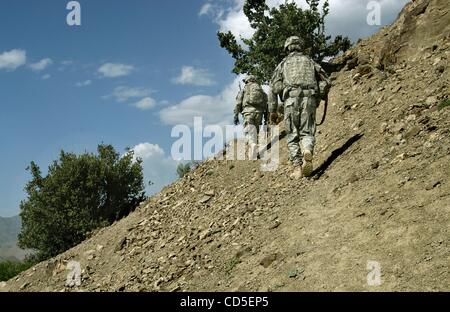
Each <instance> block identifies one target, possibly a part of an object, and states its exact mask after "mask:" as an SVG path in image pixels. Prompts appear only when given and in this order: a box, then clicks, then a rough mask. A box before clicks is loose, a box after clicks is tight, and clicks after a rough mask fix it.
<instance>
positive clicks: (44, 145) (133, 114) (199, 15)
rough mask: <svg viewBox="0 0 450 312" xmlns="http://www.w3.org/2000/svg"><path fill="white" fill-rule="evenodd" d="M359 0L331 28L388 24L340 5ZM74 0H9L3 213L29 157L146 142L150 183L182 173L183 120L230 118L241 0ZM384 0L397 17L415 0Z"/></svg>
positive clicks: (0, 188)
mask: <svg viewBox="0 0 450 312" xmlns="http://www.w3.org/2000/svg"><path fill="white" fill-rule="evenodd" d="M277 1H278V0H271V1H269V3H271V4H272V5H276V4H277ZM280 1H281V0H280ZM280 1H278V2H280ZM352 1H355V0H346V1H341V2H340V4H339V2H336V1H332V9H333V4H334V3H335V5H336V10H335V11H336V12H337V13H336V14H335V15H332V16H331V17H330V23H331V24H332V26H331V28H330V33H333V32H335V31H337V32H346V33H344V34H346V35H350V36H351V37H352V38H353V39H357V38H359V37H361V36H365V35H368V34H370V33H373V32H375V31H376V30H377V29H378V28H377V27H366V25H365V14H366V12H365V10H364V7H362V8H360V11H358V12H359V13H360V14H359V15H358V16H359V18H358V17H355V14H351V15H352V21H353V22H350V23H349V19H348V18H345V16H342V15H339V14H338V13H339V12H343V11H342V10H344V9H345V7H341V5H342V3H344V4H345V6H347V7H348V8H350V7H351V8H353V9H354V7H355V5H352V3H351V2H352ZM68 2H69V1H66V0H40V1H29V0H1V1H0V106H1V114H0V140H1V143H2V149H1V150H2V152H1V153H0V216H11V215H14V214H17V213H18V211H19V202H20V200H22V199H24V196H25V194H24V192H23V187H24V186H25V184H26V182H27V180H28V179H29V175H28V173H27V172H26V171H25V168H26V167H27V165H28V164H29V163H30V161H35V162H37V163H38V165H40V166H41V169H43V170H44V171H45V169H46V168H47V166H48V164H49V163H50V162H51V161H52V160H55V159H57V157H58V154H59V151H60V150H61V149H64V150H66V151H72V152H77V153H78V152H83V151H85V150H87V151H95V148H96V146H97V144H99V143H101V142H104V143H108V144H113V145H114V147H115V148H116V149H117V150H118V151H120V152H122V151H124V149H125V148H126V147H131V148H135V151H136V153H137V154H138V155H139V156H141V157H142V158H144V167H145V174H146V179H147V180H150V179H151V180H152V181H155V182H156V184H155V186H154V187H153V188H152V189H149V192H150V193H151V192H155V191H157V190H159V189H160V188H161V186H163V185H164V184H167V183H169V182H170V181H172V180H173V179H174V178H175V166H176V162H175V161H173V160H172V159H171V157H170V148H171V144H172V143H173V141H174V139H173V138H171V136H170V134H171V129H172V127H173V126H174V125H175V124H178V123H186V124H188V125H190V124H191V123H192V119H193V116H197V115H199V116H203V117H204V118H205V120H206V122H207V123H209V124H224V123H226V122H230V120H231V112H232V109H233V107H232V106H233V99H234V96H235V93H236V91H237V87H238V78H237V77H236V76H235V75H233V74H231V69H232V64H233V62H232V59H231V58H230V57H229V56H228V54H227V53H226V52H225V51H224V50H222V49H221V48H220V47H219V46H218V42H217V38H216V33H217V31H218V30H219V29H221V30H231V31H233V32H234V33H235V34H238V35H239V34H241V35H247V34H248V33H249V32H251V29H249V27H248V25H246V24H245V23H243V21H242V16H243V15H242V0H223V1H207V0H189V1H181V0H168V1H153V0H148V1H147V0H127V1H124V0H108V1H104V0H89V1H88V0H84V1H83V0H80V1H79V3H80V4H81V21H82V25H81V26H73V27H69V26H68V25H67V24H66V15H67V14H68V13H69V11H68V10H67V9H66V4H67V3H68ZM272 2H273V3H272ZM281 2H282V1H281ZM362 2H364V1H362ZM382 2H383V8H384V9H385V18H384V19H383V23H389V22H391V21H392V20H393V18H394V17H395V15H396V14H397V13H398V11H399V9H400V8H401V7H402V6H403V4H404V3H405V2H406V1H398V2H397V1H394V0H392V1H386V0H385V1H382ZM400 2H402V3H400ZM340 10H341V11H340ZM344 11H345V10H344ZM345 12H346V11H345ZM344 20H345V23H343V22H339V21H344ZM355 25H363V26H364V27H355Z"/></svg>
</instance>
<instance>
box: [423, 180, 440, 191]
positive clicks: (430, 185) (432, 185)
mask: <svg viewBox="0 0 450 312" xmlns="http://www.w3.org/2000/svg"><path fill="white" fill-rule="evenodd" d="M439 185H441V181H439V180H434V181H431V182H430V183H428V184H427V185H426V186H425V190H427V191H431V190H432V189H434V188H436V187H438V186H439Z"/></svg>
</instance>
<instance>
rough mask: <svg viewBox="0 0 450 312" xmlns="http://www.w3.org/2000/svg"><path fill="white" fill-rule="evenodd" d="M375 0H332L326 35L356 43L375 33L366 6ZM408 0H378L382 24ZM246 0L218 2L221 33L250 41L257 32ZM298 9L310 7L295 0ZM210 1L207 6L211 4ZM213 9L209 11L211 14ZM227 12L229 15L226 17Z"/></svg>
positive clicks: (272, 3) (276, 0) (274, 1)
mask: <svg viewBox="0 0 450 312" xmlns="http://www.w3.org/2000/svg"><path fill="white" fill-rule="evenodd" d="M371 1H372V0H330V2H329V3H330V14H329V15H328V17H327V25H326V26H327V32H328V33H329V34H330V35H333V36H334V35H338V34H342V35H345V36H349V37H350V38H351V39H352V40H353V41H356V40H357V39H359V38H362V37H366V36H369V35H371V34H373V33H375V32H376V31H377V30H378V29H379V26H371V25H368V24H367V15H368V13H369V10H368V9H367V5H368V3H369V2H371ZM408 1H409V0H378V1H377V2H378V3H379V4H380V7H381V20H382V25H386V24H388V23H391V22H392V21H393V20H394V19H395V17H396V15H397V14H398V13H399V12H400V10H401V9H402V7H403V6H404V5H405V4H406V3H407V2H408ZM244 2H245V0H234V1H233V2H232V4H231V5H230V4H229V1H226V0H222V1H219V2H218V3H220V4H221V5H222V10H218V11H217V12H219V13H218V14H220V15H217V16H215V17H214V21H215V22H216V23H217V24H218V25H219V29H220V31H223V32H227V31H231V32H232V33H233V34H234V35H235V36H236V38H240V37H243V38H250V37H251V36H252V35H253V33H254V30H253V29H252V28H251V26H250V23H249V22H248V20H247V18H246V16H245V14H244V12H243V9H242V8H243V5H244ZM284 2H285V0H267V4H268V6H269V7H271V8H272V7H277V6H279V5H281V4H283V3H284ZM294 2H295V3H297V4H298V5H299V6H301V7H303V8H307V7H308V6H307V4H306V1H305V0H294ZM208 3H209V2H207V3H206V4H208ZM210 11H211V10H209V12H210ZM223 12H226V14H223Z"/></svg>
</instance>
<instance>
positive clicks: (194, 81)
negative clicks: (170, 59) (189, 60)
mask: <svg viewBox="0 0 450 312" xmlns="http://www.w3.org/2000/svg"><path fill="white" fill-rule="evenodd" d="M172 82H173V83H176V84H181V85H194V86H211V85H213V84H215V81H214V79H213V77H212V75H211V73H209V72H208V71H207V70H206V69H201V68H195V67H192V66H183V67H182V68H181V73H180V74H179V76H178V77H176V78H174V79H172Z"/></svg>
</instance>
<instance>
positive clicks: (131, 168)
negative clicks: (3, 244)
mask: <svg viewBox="0 0 450 312" xmlns="http://www.w3.org/2000/svg"><path fill="white" fill-rule="evenodd" d="M97 152H98V153H97V154H92V153H85V154H82V155H75V154H72V153H66V152H64V151H61V153H60V158H59V160H58V161H54V162H53V163H52V164H51V165H50V166H49V168H48V174H47V176H45V177H43V176H42V174H41V171H40V169H39V167H38V166H37V165H36V164H35V163H34V162H32V163H31V165H30V167H29V168H28V170H29V171H30V173H31V175H32V179H31V181H29V182H28V183H27V185H26V187H25V191H26V192H27V194H28V197H27V199H26V200H25V201H23V202H22V203H21V204H20V209H21V213H20V216H21V218H22V231H21V233H20V234H19V246H20V247H21V248H24V249H34V250H36V251H37V258H38V259H40V260H42V259H46V258H49V257H52V256H55V255H57V254H59V253H61V252H64V251H65V250H67V249H69V248H71V247H73V246H75V245H76V244H78V243H80V242H82V241H83V240H84V239H85V238H86V236H87V233H89V232H91V231H93V230H95V229H97V228H99V227H103V226H106V225H109V224H111V223H113V222H114V221H116V220H118V219H120V218H122V217H124V216H126V215H128V214H129V213H130V212H131V211H133V210H134V209H135V208H136V207H137V206H138V205H139V203H140V202H142V201H143V200H144V199H145V193H144V183H143V173H142V161H141V160H140V159H137V160H135V159H134V154H133V151H131V150H129V151H128V152H127V153H126V154H125V155H124V156H122V157H120V155H119V154H118V153H117V152H116V151H115V150H114V148H113V147H112V146H111V145H99V146H98V148H97Z"/></svg>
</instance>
